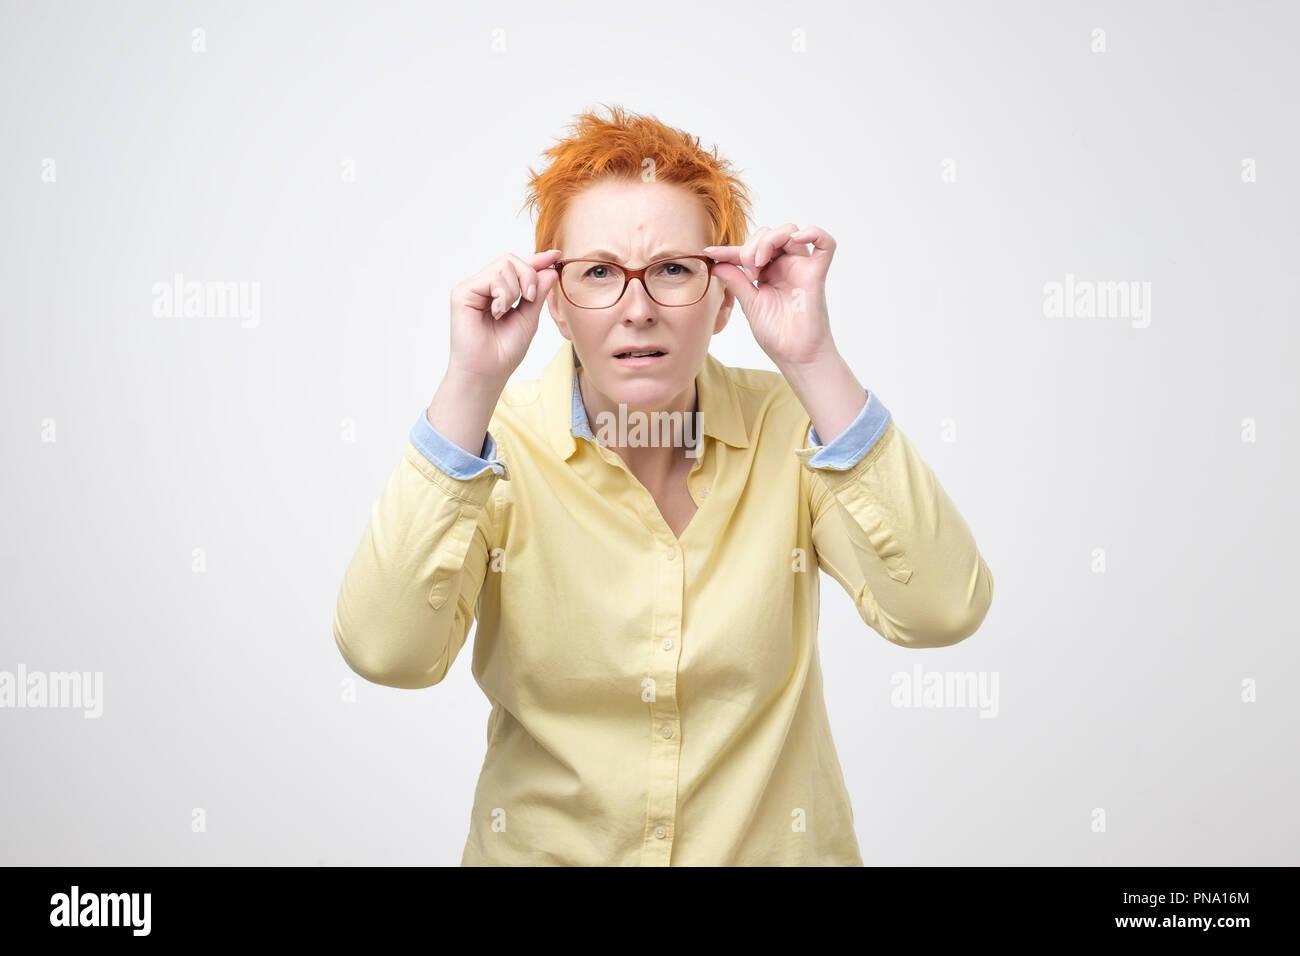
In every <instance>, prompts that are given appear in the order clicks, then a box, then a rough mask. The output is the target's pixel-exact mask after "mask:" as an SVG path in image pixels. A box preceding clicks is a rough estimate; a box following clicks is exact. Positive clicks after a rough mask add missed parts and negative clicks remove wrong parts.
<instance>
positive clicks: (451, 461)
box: [408, 409, 506, 479]
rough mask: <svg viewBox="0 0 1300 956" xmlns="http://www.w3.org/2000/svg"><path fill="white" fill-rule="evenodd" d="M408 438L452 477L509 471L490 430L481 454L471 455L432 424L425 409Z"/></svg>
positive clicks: (425, 455)
mask: <svg viewBox="0 0 1300 956" xmlns="http://www.w3.org/2000/svg"><path fill="white" fill-rule="evenodd" d="M408 437H409V438H410V440H411V444H412V445H414V446H415V447H416V448H417V449H419V451H420V454H422V455H424V457H425V458H427V459H429V461H431V462H432V463H433V464H435V465H437V466H438V467H439V468H440V469H441V470H442V471H443V472H444V473H445V474H447V475H450V476H451V477H452V478H462V479H463V478H473V477H474V476H475V475H477V474H479V473H480V472H482V471H483V470H484V469H486V468H490V469H492V470H493V471H495V472H496V473H497V474H498V475H501V474H505V470H506V468H505V462H504V461H502V460H501V459H500V458H498V457H497V443H496V440H495V439H493V437H492V433H491V432H490V431H489V432H488V433H487V437H486V438H485V439H483V449H482V451H480V452H479V454H478V455H477V456H475V455H471V454H470V453H469V452H467V451H466V450H465V449H463V448H461V447H460V446H459V445H457V444H456V443H455V442H453V441H452V440H451V439H449V438H447V436H445V435H444V434H443V433H442V432H440V431H438V429H436V428H434V427H433V426H432V425H430V424H429V416H428V414H427V412H426V410H425V409H421V410H420V417H419V418H417V419H416V420H415V424H413V425H412V426H411V433H410V435H409V436H408Z"/></svg>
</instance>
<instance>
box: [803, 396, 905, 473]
mask: <svg viewBox="0 0 1300 956" xmlns="http://www.w3.org/2000/svg"><path fill="white" fill-rule="evenodd" d="M889 420H890V415H889V409H887V408H886V407H885V406H884V405H883V404H882V403H881V401H880V399H878V398H876V395H875V393H874V392H871V391H868V392H867V397H866V401H865V402H864V403H863V405H862V411H860V412H858V417H857V418H855V419H854V420H853V423H852V424H850V425H849V427H848V428H846V429H845V430H844V431H843V432H841V433H840V434H839V435H837V436H836V437H835V439H834V440H833V441H832V442H831V443H830V444H829V445H823V444H822V440H821V436H820V435H818V434H817V428H816V426H813V425H810V426H809V428H808V444H807V446H806V447H809V448H817V449H820V450H819V451H818V452H817V454H815V455H813V456H812V458H810V459H809V461H808V463H809V464H810V465H812V467H814V468H822V467H826V468H852V467H853V466H854V465H856V464H857V463H858V462H859V461H861V460H862V456H863V455H865V454H866V453H867V452H869V451H870V450H871V446H872V445H874V444H875V443H876V442H877V441H879V440H880V436H881V434H882V433H883V432H884V430H885V426H886V425H888V424H889Z"/></svg>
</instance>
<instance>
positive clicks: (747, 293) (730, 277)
mask: <svg viewBox="0 0 1300 956" xmlns="http://www.w3.org/2000/svg"><path fill="white" fill-rule="evenodd" d="M710 272H711V274H712V275H713V276H715V277H716V278H717V279H718V281H720V282H721V283H722V285H723V287H724V288H726V289H727V290H728V291H729V292H731V293H732V295H734V296H735V297H736V301H737V302H739V303H740V309H741V311H742V312H744V313H745V314H746V315H748V314H749V313H750V311H751V307H752V304H753V301H754V298H755V297H756V296H757V295H758V289H757V288H755V286H754V283H753V282H751V281H750V278H749V276H747V275H746V274H745V273H744V272H742V271H741V270H740V268H739V267H737V266H734V265H732V264H730V263H726V262H720V263H718V264H717V265H715V266H713V268H712V269H711V270H710Z"/></svg>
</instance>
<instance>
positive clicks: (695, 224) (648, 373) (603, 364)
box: [546, 180, 735, 412]
mask: <svg viewBox="0 0 1300 956" xmlns="http://www.w3.org/2000/svg"><path fill="white" fill-rule="evenodd" d="M712 244H713V238H712V236H711V235H710V228H709V220H708V216H707V215H706V213H705V211H704V206H703V204H702V203H701V202H700V200H699V199H698V198H696V197H695V196H693V195H692V194H691V193H690V192H688V191H687V190H685V189H683V188H682V187H680V186H677V185H674V184H671V183H658V182H650V183H646V182H641V181H640V180H631V181H621V180H604V181H601V182H599V183H596V184H594V185H592V186H590V187H588V188H587V189H586V190H584V191H583V192H582V193H580V194H579V195H578V196H576V197H575V198H574V199H573V201H572V204H571V205H570V206H569V208H568V210H567V212H566V213H565V216H564V221H563V223H562V225H561V229H560V235H559V236H558V238H557V241H556V247H557V248H559V249H560V250H561V258H564V259H604V260H606V261H609V262H614V263H615V264H617V265H625V266H630V267H633V268H640V267H642V266H645V265H648V264H649V263H651V262H653V261H655V260H657V259H661V258H664V257H665V255H664V254H665V253H689V254H698V253H699V252H700V250H701V249H703V248H704V247H705V246H708V245H712ZM597 250H605V251H606V252H608V253H612V255H604V254H596V255H593V253H595V252H596V251H597ZM705 265H706V264H705V263H703V262H701V263H700V267H701V268H703V267H704V266H705ZM597 275H599V273H597ZM546 301H547V306H548V307H549V309H550V313H551V316H552V317H553V318H554V319H555V324H556V325H557V326H558V327H559V329H560V333H561V334H562V335H563V336H564V337H565V338H566V339H568V340H569V341H571V342H572V343H573V347H574V350H575V351H576V352H577V353H578V361H579V362H581V363H582V391H583V399H584V401H585V402H586V403H587V407H588V410H590V411H597V410H611V411H612V410H614V409H615V408H617V406H618V405H619V404H620V403H622V404H625V405H626V406H627V408H628V410H634V409H635V410H641V411H647V412H649V411H673V410H678V411H690V410H691V408H692V407H693V405H694V401H695V376H696V375H697V374H698V373H699V371H700V368H701V367H702V366H703V364H704V359H705V356H706V355H707V354H708V350H709V341H710V339H711V338H712V337H713V334H714V333H715V332H720V331H722V329H723V327H724V326H725V325H726V324H727V319H728V318H729V317H730V315H731V308H732V305H733V303H734V301H735V296H733V295H732V293H730V292H728V291H726V289H725V288H724V286H723V285H722V282H721V280H719V279H717V278H711V279H710V280H709V289H708V291H707V292H706V293H705V294H704V298H703V299H701V300H700V301H699V302H697V303H695V304H694V305H687V306H665V305H660V304H659V303H657V302H655V301H654V300H653V299H651V298H650V296H649V295H648V294H647V292H646V289H645V286H644V285H643V284H642V283H641V282H640V281H635V280H634V281H633V282H630V283H629V284H628V287H627V290H626V291H625V292H624V293H623V297H622V298H621V299H619V300H618V302H616V303H615V304H614V305H612V306H610V307H609V308H605V309H580V308H578V307H576V306H574V305H573V304H572V303H571V302H569V300H568V299H566V298H565V297H564V295H563V294H562V293H561V292H560V288H559V286H558V284H557V285H556V286H554V287H552V289H551V291H550V293H549V295H548V296H547V300H546ZM629 347H632V348H638V349H643V348H647V347H655V348H657V349H660V350H662V351H663V352H664V353H665V354H664V355H663V356H662V357H660V358H655V359H650V360H644V359H643V360H639V361H638V360H632V361H629V360H627V359H619V358H616V357H615V355H616V353H618V352H621V351H623V350H625V349H627V348H629ZM593 406H595V407H594V408H593Z"/></svg>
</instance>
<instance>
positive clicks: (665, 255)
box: [574, 249, 699, 265]
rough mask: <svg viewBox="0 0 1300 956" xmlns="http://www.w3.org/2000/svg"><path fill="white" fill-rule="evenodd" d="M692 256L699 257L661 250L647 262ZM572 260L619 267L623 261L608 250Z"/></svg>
mask: <svg viewBox="0 0 1300 956" xmlns="http://www.w3.org/2000/svg"><path fill="white" fill-rule="evenodd" d="M694 255H699V253H695V252H683V251H681V250H680V249H663V250H661V251H659V252H656V253H655V254H654V255H653V256H651V257H650V260H649V261H650V262H657V261H659V260H660V259H671V258H674V257H676V256H694ZM574 258H575V259H606V260H608V261H610V262H617V263H618V264H619V265H624V262H623V260H622V259H620V258H618V256H616V255H614V253H612V252H610V251H609V250H608V249H593V250H592V251H591V252H589V253H587V254H586V255H585V256H575V257H574Z"/></svg>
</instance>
